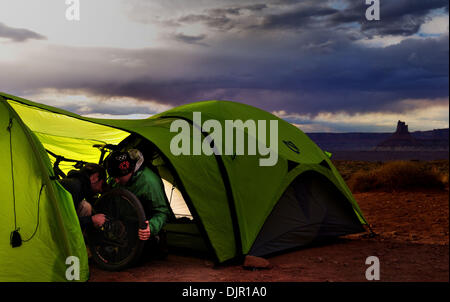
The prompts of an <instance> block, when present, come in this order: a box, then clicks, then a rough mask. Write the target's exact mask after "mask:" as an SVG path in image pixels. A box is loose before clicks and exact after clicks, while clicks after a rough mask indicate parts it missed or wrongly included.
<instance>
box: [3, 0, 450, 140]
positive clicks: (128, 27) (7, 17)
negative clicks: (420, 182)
mask: <svg viewBox="0 0 450 302" xmlns="http://www.w3.org/2000/svg"><path fill="white" fill-rule="evenodd" d="M79 3H80V20H79V21H69V20H67V19H66V10H67V9H68V8H69V5H67V4H66V3H65V0H40V1H26V0H15V1H6V0H0V70H1V72H0V91H3V92H7V93H10V94H14V95H18V96H22V97H25V98H28V99H31V100H33V101H36V102H41V103H46V104H50V105H53V106H58V107H61V108H64V109H67V110H70V111H73V112H76V113H78V114H82V115H88V116H95V117H119V118H143V117H148V116H150V115H152V114H155V113H157V112H161V111H164V110H167V109H169V108H171V107H173V106H177V105H181V104H186V103H190V102H195V101H201V100H211V99H218V100H231V101H236V102H242V103H247V104H250V105H253V106H256V107H259V108H262V109H264V110H267V111H270V112H272V113H274V114H276V115H277V116H279V117H281V118H284V119H286V120H287V121H289V122H291V123H293V124H295V125H296V126H298V127H299V128H300V129H302V130H303V131H305V132H318V131H319V132H325V131H326V132H329V131H331V132H358V131H375V132H384V131H393V130H394V129H395V126H396V123H397V120H399V119H400V120H403V121H406V123H407V124H408V125H409V128H410V130H430V129H435V128H446V127H448V126H449V113H448V108H449V86H448V83H449V78H448V71H449V63H448V58H449V51H448V47H449V46H448V44H449V37H448V34H449V19H448V5H449V4H448V3H449V2H448V0H444V1H441V0H427V1H423V0H379V3H380V5H381V7H380V20H379V21H368V20H367V19H366V10H367V8H368V7H369V6H370V5H366V4H365V0H352V1H350V0H348V1H347V0H305V1H294V0H272V1H245V0H239V1H238V0H208V1H206V0H177V1H176V0H126V1H122V0H79Z"/></svg>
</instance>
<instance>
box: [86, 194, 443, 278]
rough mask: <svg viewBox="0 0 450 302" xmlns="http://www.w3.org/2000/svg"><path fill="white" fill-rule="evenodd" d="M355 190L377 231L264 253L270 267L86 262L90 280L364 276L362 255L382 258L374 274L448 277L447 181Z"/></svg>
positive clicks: (183, 259) (184, 261)
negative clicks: (113, 268)
mask: <svg viewBox="0 0 450 302" xmlns="http://www.w3.org/2000/svg"><path fill="white" fill-rule="evenodd" d="M354 196H355V198H356V200H357V201H358V204H359V205H360V207H361V209H362V211H363V213H364V215H365V217H366V219H367V220H368V221H369V223H370V224H371V227H372V229H373V230H374V231H375V233H377V234H378V236H376V237H374V238H368V237H367V236H366V235H361V234H359V235H352V236H347V237H345V238H343V239H341V240H338V241H337V242H335V243H330V244H327V245H322V246H315V247H309V248H303V249H300V250H296V251H292V252H288V253H284V254H281V255H277V256H274V257H270V258H268V260H269V261H270V263H271V264H272V268H271V269H265V270H246V269H244V268H242V266H240V265H231V266H217V267H215V266H214V265H213V263H212V262H211V261H209V260H205V259H202V258H196V257H190V256H182V255H179V254H178V255H175V254H169V256H168V257H167V258H166V259H165V260H153V261H149V262H146V263H144V264H143V265H141V266H138V267H134V268H130V269H128V270H125V271H121V272H106V271H102V270H101V269H99V268H98V267H95V265H91V276H90V281H91V282H92V281H128V282H129V281H169V282H170V281H199V282H209V281H215V282H223V281H236V282H244V281H245V282H272V281H285V282H302V281H310V282H311V281H312V282H315V281H319V282H322V281H329V282H333V281H341V282H346V281H354V282H362V281H367V280H366V278H365V271H366V269H367V268H368V267H369V265H366V264H365V261H366V258H367V257H368V256H377V257H378V258H379V260H380V281H388V282H389V281H400V282H411V281H415V282H429V281H435V282H436V281H437V282H448V281H449V241H448V238H449V236H448V232H449V225H448V223H449V211H448V208H449V192H448V189H447V190H446V191H418V192H393V193H387V192H370V193H357V194H354Z"/></svg>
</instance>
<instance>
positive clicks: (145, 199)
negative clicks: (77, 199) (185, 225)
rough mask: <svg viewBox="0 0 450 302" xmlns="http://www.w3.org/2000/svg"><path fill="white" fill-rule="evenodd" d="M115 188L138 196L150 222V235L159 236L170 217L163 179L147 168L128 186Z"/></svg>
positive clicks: (133, 178)
mask: <svg viewBox="0 0 450 302" xmlns="http://www.w3.org/2000/svg"><path fill="white" fill-rule="evenodd" d="M114 187H120V188H124V189H126V190H128V191H130V192H132V193H133V194H134V195H136V197H137V198H138V199H139V200H140V202H141V204H142V207H143V208H144V211H145V215H146V217H147V219H148V220H149V225H150V233H151V234H152V235H156V234H158V233H159V231H160V230H161V229H162V227H163V226H164V224H165V223H166V221H167V220H168V218H169V215H170V210H169V208H168V205H167V203H166V198H165V193H164V185H163V183H162V181H161V178H159V176H158V175H156V174H155V173H154V172H153V171H152V170H150V169H149V168H147V167H145V168H144V169H140V170H139V171H137V172H135V173H134V174H133V176H132V177H131V179H130V180H129V181H128V183H127V184H126V185H119V184H115V185H114Z"/></svg>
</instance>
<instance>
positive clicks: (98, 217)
mask: <svg viewBox="0 0 450 302" xmlns="http://www.w3.org/2000/svg"><path fill="white" fill-rule="evenodd" d="M59 182H60V184H61V185H62V186H63V187H64V189H66V190H67V191H69V193H70V194H72V199H73V202H74V205H75V209H76V211H77V215H78V219H79V221H80V226H81V228H82V229H83V230H84V229H86V228H87V227H89V226H94V227H96V228H100V227H101V226H102V225H103V224H104V223H105V221H106V217H105V215H104V214H95V215H92V205H91V204H90V203H89V202H88V200H92V198H93V197H94V196H95V195H96V194H98V193H101V192H102V191H103V187H104V185H105V184H106V171H105V168H103V167H102V166H100V165H97V164H93V163H87V164H86V165H84V167H83V168H81V169H80V170H71V171H69V173H68V174H67V177H66V178H63V179H61V180H59Z"/></svg>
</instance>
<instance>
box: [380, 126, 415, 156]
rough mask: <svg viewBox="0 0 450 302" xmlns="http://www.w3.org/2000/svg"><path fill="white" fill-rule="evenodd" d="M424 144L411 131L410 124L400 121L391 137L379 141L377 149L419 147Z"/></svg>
mask: <svg viewBox="0 0 450 302" xmlns="http://www.w3.org/2000/svg"><path fill="white" fill-rule="evenodd" d="M421 147H422V144H421V143H420V142H419V141H418V140H416V139H415V138H414V137H413V136H412V135H411V133H409V130H408V125H406V123H405V122H402V121H398V123H397V130H396V131H395V133H394V134H392V136H391V137H389V138H388V139H386V140H384V141H382V142H381V143H379V144H378V145H377V147H376V150H386V149H418V148H421Z"/></svg>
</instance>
